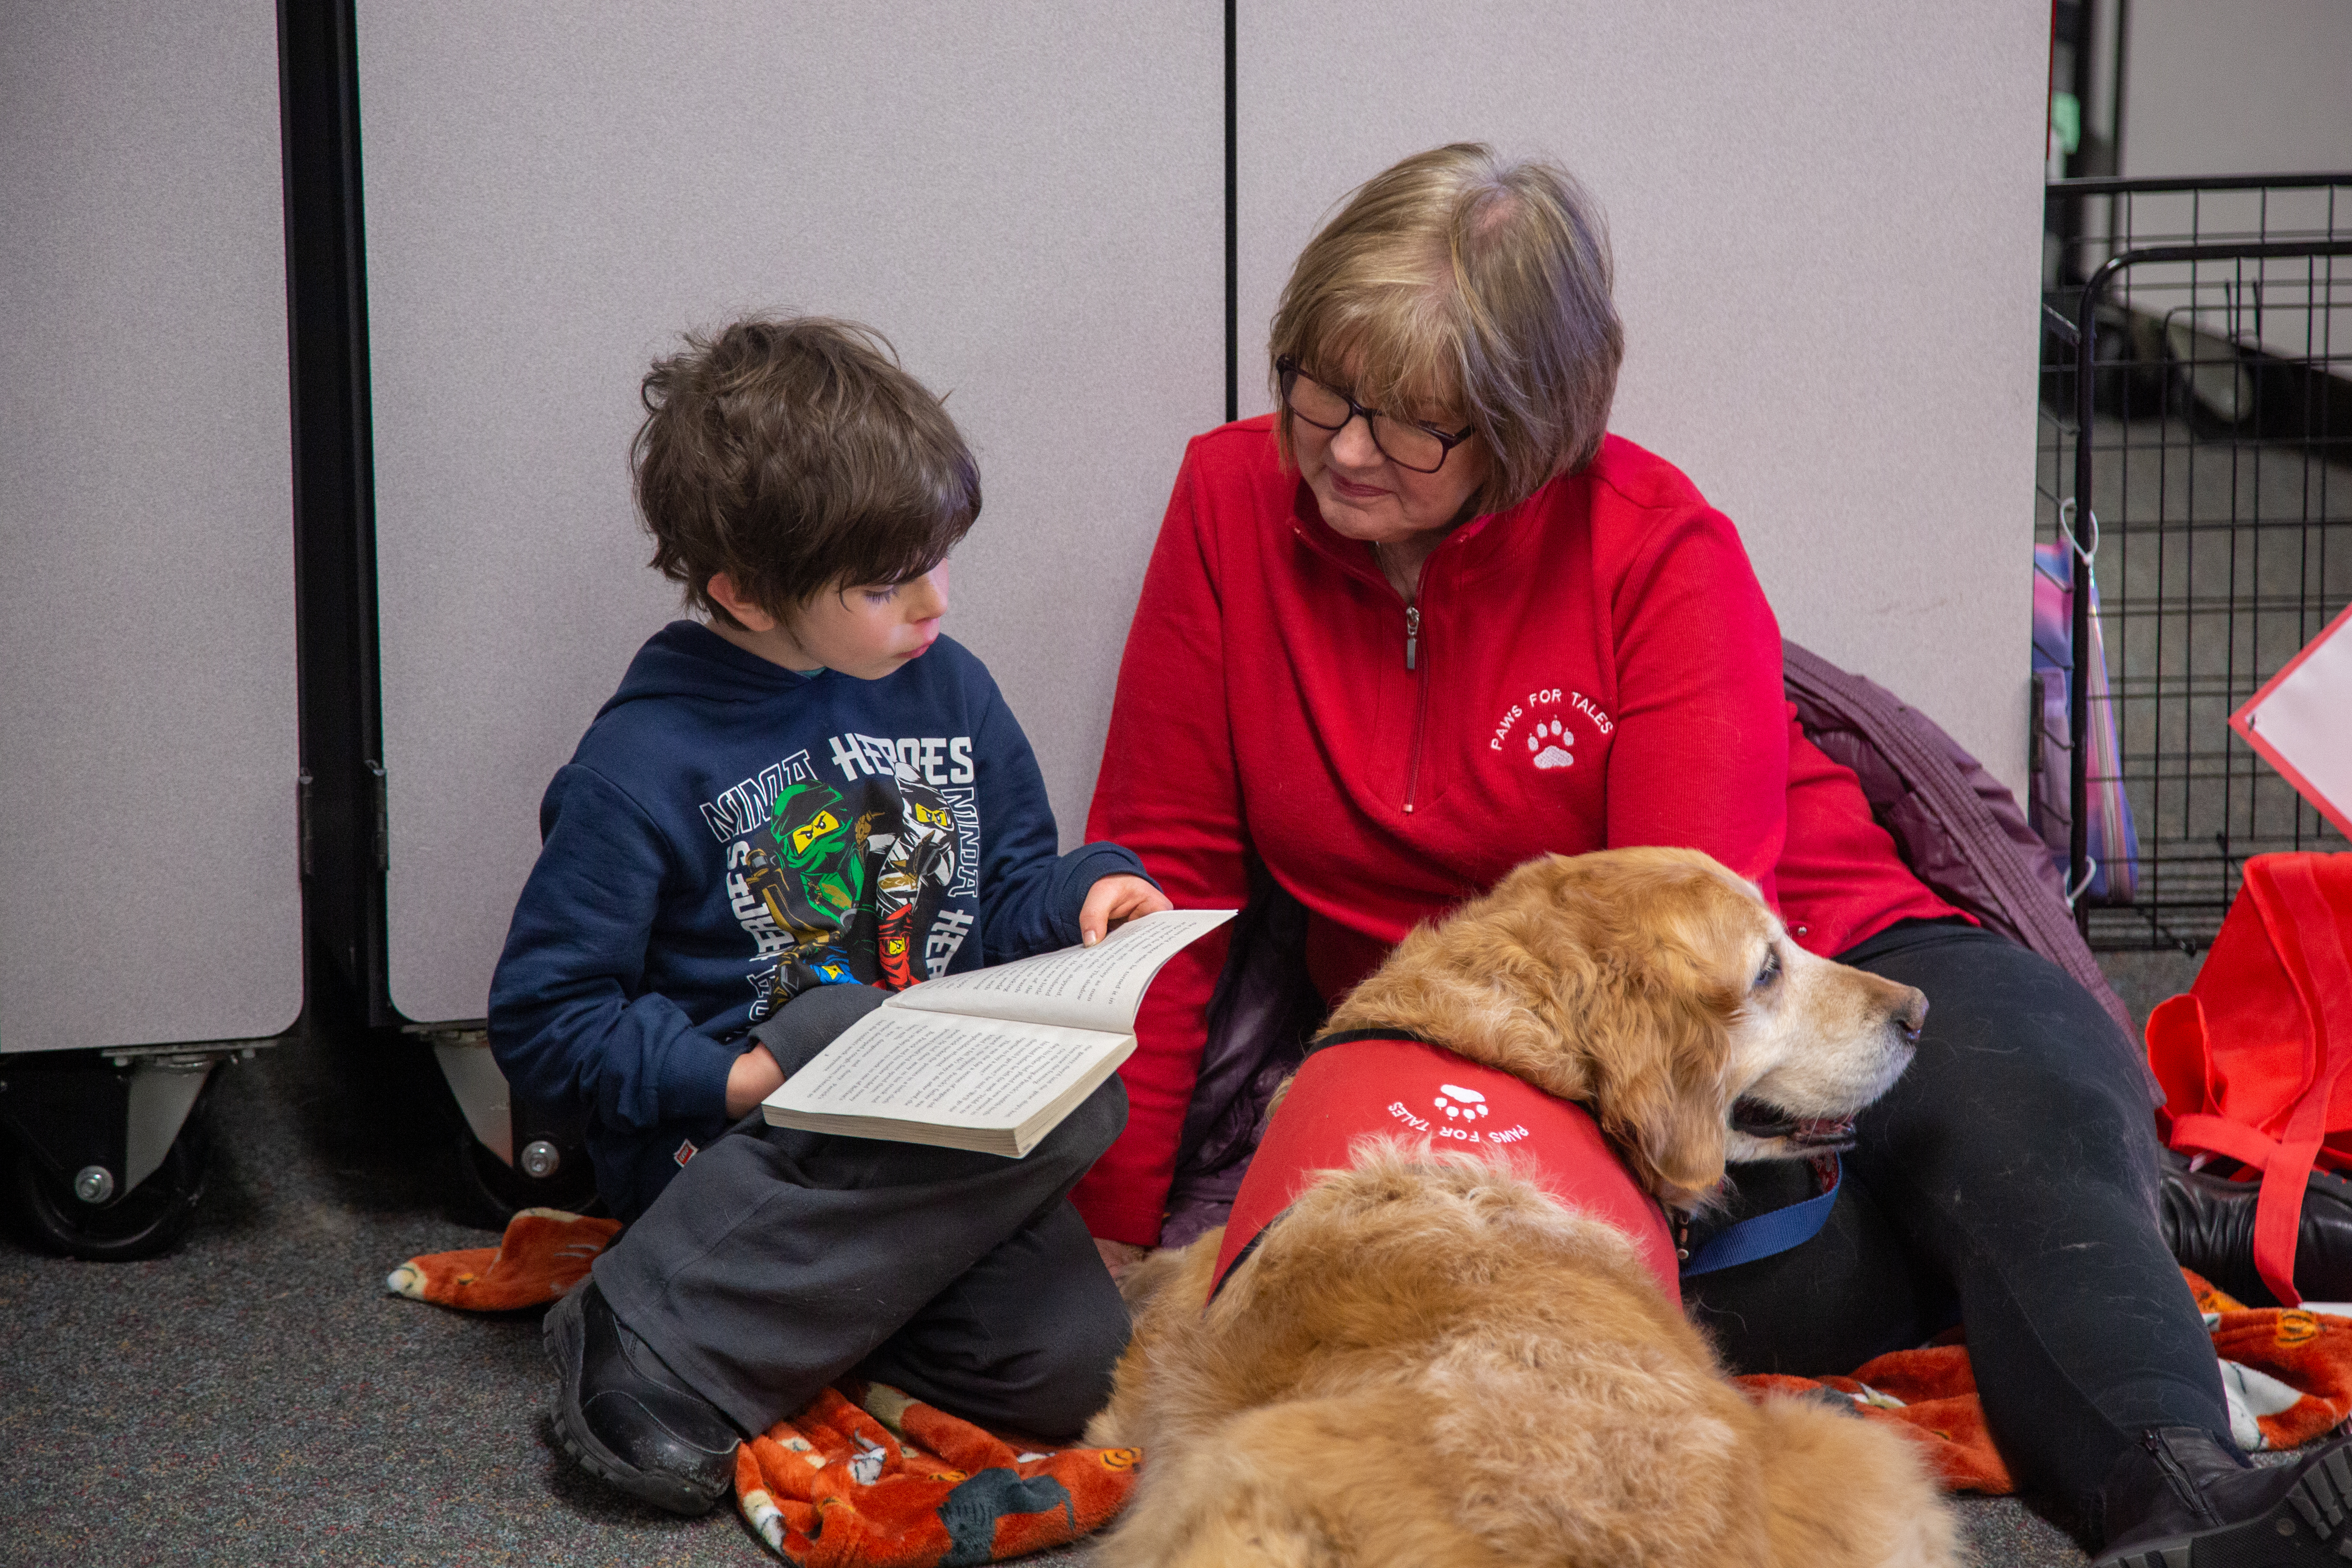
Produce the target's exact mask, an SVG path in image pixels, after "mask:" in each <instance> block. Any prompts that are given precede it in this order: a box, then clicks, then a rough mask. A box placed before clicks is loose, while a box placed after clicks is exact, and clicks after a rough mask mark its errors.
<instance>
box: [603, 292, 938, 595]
mask: <svg viewBox="0 0 2352 1568" xmlns="http://www.w3.org/2000/svg"><path fill="white" fill-rule="evenodd" d="M640 395H641V397H642V398H643V400H644V402H645V406H646V419H645V423H644V424H643V425H642V426H638V429H637V434H636V438H635V441H634V442H632V443H631V445H630V449H629V459H630V468H631V471H632V472H633V473H634V474H635V479H636V492H637V508H638V510H639V511H640V512H641V513H642V514H643V517H644V521H645V526H646V531H647V532H648V533H650V534H652V535H653V540H654V554H653V560H652V562H651V563H650V564H652V565H653V566H654V567H655V568H656V570H658V571H659V572H660V573H661V574H662V575H664V576H666V577H667V578H669V579H670V580H671V581H673V582H676V583H678V584H682V585H683V586H684V587H685V589H686V597H687V599H688V602H689V603H691V604H693V605H698V606H699V607H700V608H701V609H703V610H704V611H705V612H706V613H708V614H709V615H710V616H714V617H716V618H718V619H720V620H723V621H725V622H727V623H728V624H729V625H730V626H733V625H737V624H739V623H737V622H736V620H735V617H733V616H730V615H729V614H728V613H727V612H726V610H725V609H723V608H722V607H720V606H719V605H717V604H715V603H714V602H712V600H711V598H710V594H709V585H710V579H711V578H712V576H713V575H715V574H718V573H720V572H724V573H726V574H727V575H728V577H729V578H730V580H731V581H732V582H733V583H734V584H735V586H736V587H737V588H738V589H739V590H740V592H741V593H742V594H743V595H745V596H746V597H748V598H750V599H751V601H752V602H754V603H755V604H757V605H760V606H761V608H762V609H765V610H767V611H768V612H769V613H770V614H771V615H773V616H777V617H778V618H779V619H780V620H782V619H789V618H790V616H792V614H793V612H794V611H796V610H797V609H798V608H799V607H800V606H801V605H804V604H805V603H807V602H808V600H809V599H810V598H812V597H813V596H814V595H817V594H818V593H821V592H823V591H824V589H826V588H831V587H851V586H856V585H860V584H869V583H897V582H901V581H904V580H905V579H907V578H909V577H919V576H921V575H922V574H924V573H926V572H928V571H929V570H930V569H931V568H932V567H934V566H936V565H938V564H939V563H940V562H941V561H943V560H945V559H946V558H947V554H948V552H949V551H950V550H952V549H954V548H955V546H956V543H957V542H958V541H960V540H961V539H962V538H963V536H964V534H965V532H966V531H968V530H969V529H970V528H971V525H972V521H973V520H974V519H975V518H977V517H978V516H979V515H980V470H979V468H978V467H977V466H976V465H974V463H973V462H972V460H971V450H970V449H969V448H968V447H965V445H964V442H963V437H962V436H961V434H959V433H958V431H957V430H956V427H955V422H954V421H953V420H952V419H950V418H949V417H948V414H947V410H946V409H945V408H944V407H942V406H941V405H940V400H939V399H938V398H936V397H934V396H932V395H931V394H930V393H929V391H928V390H926V389H925V388H924V386H923V384H921V383H920V382H918V381H917V380H916V379H915V378H914V377H913V376H911V375H908V374H907V373H906V371H905V370H904V369H902V368H900V366H899V364H898V354H897V353H896V351H894V350H893V349H892V348H891V346H890V343H889V342H888V340H887V339H886V338H884V337H883V336H882V335H881V334H880V333H879V332H877V331H874V330H873V329H871V328H869V327H862V326H859V325H857V324H856V322H853V321H834V320H830V319H828V318H825V317H821V316H799V317H789V318H780V317H766V316H754V317H750V318H746V319H745V320H742V321H736V322H734V323H732V324H731V325H729V326H726V327H723V328H720V329H719V331H715V332H711V333H709V334H708V335H705V334H703V333H699V332H689V333H688V334H687V339H686V347H685V349H684V350H683V351H682V352H681V353H676V354H672V355H670V356H668V357H667V358H665V359H660V360H656V362H655V363H654V367H653V369H652V370H651V371H649V372H648V373H647V374H646V379H645V384H644V386H643V388H642V389H641V392H640Z"/></svg>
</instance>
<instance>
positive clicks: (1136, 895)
mask: <svg viewBox="0 0 2352 1568" xmlns="http://www.w3.org/2000/svg"><path fill="white" fill-rule="evenodd" d="M1175 907H1176V906H1175V905H1174V904H1171V903H1170V902H1169V901H1168V895H1167V894H1165V893H1163V892H1161V891H1160V889H1157V888H1155V887H1153V886H1152V885H1151V884H1150V883H1149V882H1147V881H1145V880H1144V879H1142V878H1140V877H1130V876H1128V875H1126V874H1124V873H1121V874H1120V875H1118V876H1116V877H1098V878H1097V879H1095V885H1094V886H1093V887H1091V888H1088V889H1087V901H1086V902H1085V903H1084V904H1082V905H1080V906H1079V908H1078V941H1079V942H1082V943H1084V944H1085V945H1087V947H1092V946H1094V944H1095V943H1097V942H1100V941H1102V939H1103V938H1104V937H1105V936H1106V935H1107V934H1108V933H1109V931H1110V929H1111V928H1112V927H1113V926H1118V925H1123V924H1125V923H1126V922H1127V921H1131V920H1135V919H1137V918H1138V917H1139V916H1142V915H1156V914H1158V913H1159V912H1160V910H1172V909H1174V908H1175Z"/></svg>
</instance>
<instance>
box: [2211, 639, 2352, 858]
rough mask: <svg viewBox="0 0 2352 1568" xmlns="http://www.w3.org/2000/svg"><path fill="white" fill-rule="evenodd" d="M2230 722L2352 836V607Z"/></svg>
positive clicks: (2312, 801) (2338, 829)
mask: <svg viewBox="0 0 2352 1568" xmlns="http://www.w3.org/2000/svg"><path fill="white" fill-rule="evenodd" d="M2230 728H2231V729H2232V730H2235V731H2237V732H2238V733H2239V734H2241V735H2242V736H2244V737H2245V740H2246V743H2247V744H2248V745H2250V746H2252V747H2253V749H2254V750H2255V751H2257V752H2260V753H2262V756H2263V761H2265V762H2267V763H2270V765H2271V766H2273V767H2274V768H2276V769H2277V770H2278V771H2279V772H2280V773H2283V774H2284V775H2285V776H2286V781H2287V783H2289V784H2293V785H2294V787H2295V789H2296V790H2297V791H2298V792H2300V793H2301V795H2303V798H2304V799H2305V800H2307V801H2309V802H2311V804H2312V805H2315V806H2317V807H2318V808H2319V815H2320V816H2324V817H2326V818H2327V820H2328V821H2329V822H2331V823H2333V824H2335V826H2336V831H2337V832H2339V833H2341V834H2343V835H2345V836H2346V837H2352V609H2347V610H2346V611H2345V612H2344V613H2343V614H2342V615H2340V616H2336V618H2335V619H2334V620H2333V621H2331V622H2329V623H2328V625H2327V629H2326V631H2323V632H2321V633H2320V634H2319V635H2318V636H2317V637H2314V638H2312V639H2311V641H2310V642H2308V643H2306V644H2305V646H2304V649H2303V651H2302V652H2301V653H2298V654H2296V655H2295V656H2294V658H2292V659H2290V660H2289V661H2288V662H2287V667H2286V668H2284V669H2282V670H2280V671H2279V672H2278V673H2277V674H2276V675H2274V676H2273V677H2271V679H2270V680H2269V681H2268V682H2267V683H2266V684H2265V685H2264V686H2263V689H2261V690H2260V691H2257V692H2255V693H2254V695H2253V696H2252V699H2250V700H2248V701H2247V703H2246V705H2245V706H2244V707H2243V708H2241V709H2239V710H2237V711H2236V712H2235V713H2232V714H2231V715H2230Z"/></svg>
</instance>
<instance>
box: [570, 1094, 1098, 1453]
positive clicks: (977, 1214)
mask: <svg viewBox="0 0 2352 1568" xmlns="http://www.w3.org/2000/svg"><path fill="white" fill-rule="evenodd" d="M1126 1122H1127V1090H1126V1089H1125V1087H1124V1086H1123V1085H1121V1084H1120V1082H1119V1080H1118V1079H1117V1078H1116V1077H1114V1078H1112V1079H1110V1080H1109V1081H1108V1082H1107V1083H1105V1084H1104V1085H1103V1086H1102V1087H1101V1088H1100V1089H1097V1090H1095V1092H1094V1094H1093V1095H1092V1096H1091V1097H1090V1098H1089V1099H1088V1100H1087V1101H1086V1102H1085V1103H1084V1104H1082V1105H1081V1106H1079V1107H1078V1109H1077V1110H1074V1111H1072V1112H1071V1113H1070V1114H1069V1116H1068V1117H1066V1119H1065V1120H1064V1121H1062V1123H1061V1125H1060V1126H1058V1127H1056V1128H1055V1129H1054V1131H1052V1132H1050V1133H1048V1134H1047V1135H1046V1136H1045V1140H1044V1141H1043V1142H1040V1143H1039V1144H1038V1145H1037V1146H1036V1147H1035V1148H1034V1149H1032V1150H1031V1151H1030V1152H1029V1153H1028V1155H1027V1156H1026V1157H1025V1158H1023V1159H1019V1160H1007V1159H1004V1158H1003V1157H1001V1156H998V1155H994V1154H975V1153H970V1152H965V1151H963V1150H960V1149H936V1148H932V1147H929V1145H926V1144H920V1143H888V1142H880V1141H877V1140H875V1139H867V1138H842V1137H835V1136H831V1135H828V1134H824V1133H816V1132H801V1131H793V1130H791V1129H788V1128H782V1127H768V1126H765V1125H763V1124H762V1123H761V1121H760V1119H759V1114H758V1113H757V1112H756V1111H755V1112H753V1114H752V1115H751V1117H750V1118H748V1119H746V1120H745V1121H743V1122H741V1123H740V1124H738V1126H737V1127H736V1129H735V1130H734V1131H731V1132H730V1133H729V1134H728V1135H727V1136H726V1137H724V1138H721V1139H719V1141H718V1142H715V1143H713V1144H711V1146H710V1147H709V1148H708V1149H705V1150H703V1151H702V1152H700V1153H699V1154H698V1155H696V1156H695V1157H694V1159H693V1160H692V1161H691V1162H690V1163H688V1165H687V1167H686V1169H685V1170H683V1171H681V1172H679V1173H678V1175H677V1180H675V1181H673V1182H672V1183H670V1184H669V1186H668V1188H667V1190H665V1191H664V1192H663V1194H661V1196H660V1197H658V1198H656V1200H655V1201H654V1203H653V1205H652V1206H651V1207H650V1208H648V1209H647V1210H646V1213H645V1214H644V1215H643V1216H642V1217H640V1218H639V1219H638V1220H637V1221H636V1223H635V1224H634V1225H632V1226H629V1228H628V1229H627V1230H626V1231H625V1232H623V1233H622V1236H621V1238H620V1240H619V1241H618V1242H617V1243H615V1244H614V1246H613V1247H612V1248H611V1249H610V1250H608V1251H606V1252H605V1253H604V1255H603V1256H602V1257H600V1258H597V1259H596V1264H595V1276H596V1283H597V1285H598V1286H599V1287H600V1288H601V1289H603V1291H604V1298H605V1300H607V1301H609V1302H610V1303H611V1304H612V1308H613V1311H614V1315H615V1316H617V1317H618V1318H619V1319H620V1320H621V1321H622V1322H624V1323H625V1324H627V1325H628V1327H629V1328H630V1329H632V1330H633V1331H635V1332H636V1333H637V1335H638V1336H639V1337H641V1338H642V1339H644V1340H645V1342H646V1343H647V1344H648V1345H650V1346H652V1347H653V1350H654V1352H656V1354H658V1355H659V1356H660V1357H661V1358H662V1360H663V1361H665V1362H667V1363H668V1364H669V1366H670V1368H671V1370H673V1371H674V1372H676V1373H677V1374H678V1375H679V1376H680V1377H683V1378H684V1379H686V1381H687V1382H688V1383H690V1384H693V1385H694V1387H695V1388H696V1389H697V1390H698V1391H699V1392H700V1393H701V1394H702V1395H703V1396H704V1397H705V1398H707V1399H709V1401H710V1402H711V1403H712V1404H713V1405H717V1406H719V1409H721V1410H723V1411H725V1412H726V1413H727V1415H728V1417H729V1418H730V1419H731V1420H732V1421H734V1422H735V1423H736V1424H737V1425H738V1426H741V1427H742V1428H743V1430H744V1431H746V1432H750V1433H759V1432H762V1431H765V1430H766V1429H767V1428H768V1427H769V1426H772V1425H774V1424H775V1423H776V1422H778V1421H780V1420H782V1419H783V1418H784V1417H786V1416H788V1415H792V1414H793V1412H794V1411H796V1410H798V1409H799V1408H800V1407H801V1406H802V1405H804V1404H806V1403H807V1402H808V1401H809V1399H811V1398H812V1397H813V1396H814V1394H816V1393H817V1391H818V1390H819V1389H821V1388H823V1387H824V1385H825V1384H829V1383H831V1382H832V1381H834V1379H835V1378H837V1377H840V1376H842V1375H844V1374H845V1373H856V1374H857V1375H860V1376H865V1377H871V1378H875V1379H877V1380H879V1381H881V1382H883V1383H887V1384H891V1385H892V1386H893V1387H897V1388H900V1389H904V1390H905V1391H906V1392H907V1393H908V1394H913V1395H915V1396H916V1397H917V1398H919V1399H921V1400H924V1401H926V1402H928V1403H930V1404H934V1405H939V1406H940V1408H942V1409H945V1410H948V1411H951V1412H953V1413H954V1414H956V1415H962V1416H965V1417H968V1418H970V1419H971V1420H975V1421H979V1422H982V1423H983V1424H987V1425H992V1426H1007V1427H1012V1428H1014V1429H1016V1430H1018V1431H1022V1432H1027V1433H1034V1434H1035V1435H1037V1436H1044V1437H1055V1438H1058V1437H1066V1436H1074V1435H1076V1432H1077V1431H1078V1429H1079V1428H1080V1427H1081V1426H1085V1424H1086V1422H1087V1417H1088V1416H1090V1415H1093V1414H1094V1413H1095V1412H1096V1411H1097V1410H1098V1409H1100V1408H1101V1407H1102V1405H1103V1403H1104V1401H1105V1400H1107V1399H1108V1397H1109V1394H1110V1374H1111V1367H1112V1365H1113V1363H1116V1362H1117V1361H1118V1354H1119V1352H1120V1351H1121V1350H1122V1349H1124V1348H1125V1346H1126V1344H1127V1335H1128V1320H1127V1309H1126V1307H1125V1305H1124V1304H1123V1303H1122V1302H1121V1301H1120V1300H1119V1296H1118V1288H1117V1287H1116V1286H1114V1285H1113V1284H1112V1283H1111V1279H1110V1276H1109V1274H1108V1272H1107V1271H1106V1270H1105V1269H1104V1268H1103V1264H1102V1260H1101V1258H1100V1256H1099V1255H1098V1254H1097V1252H1096V1250H1095V1245H1094V1241H1093V1238H1092V1237H1089V1236H1088V1235H1087V1227H1086V1223H1085V1221H1083V1220H1081V1219H1080V1218H1079V1217H1078V1212H1077V1210H1076V1208H1074V1207H1072V1206H1071V1205H1070V1202H1069V1197H1068V1194H1069V1191H1070V1189H1071V1188H1072V1187H1073V1186H1075V1185H1076V1184H1077V1180H1078V1178H1079V1177H1080V1176H1082V1175H1084V1174H1085V1173H1086V1171H1087V1167H1088V1166H1089V1165H1091V1164H1093V1163H1095V1161H1096V1159H1097V1157H1099V1156H1100V1155H1101V1153H1102V1152H1103V1151H1104V1150H1106V1149H1108V1148H1109V1147H1110V1144H1111V1140H1112V1139H1114V1138H1116V1137H1117V1136H1118V1131H1119V1129H1120V1128H1121V1127H1123V1126H1125V1125H1126Z"/></svg>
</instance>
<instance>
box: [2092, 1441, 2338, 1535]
mask: <svg viewBox="0 0 2352 1568" xmlns="http://www.w3.org/2000/svg"><path fill="white" fill-rule="evenodd" d="M2104 1495H2105V1512H2106V1516H2107V1517H2108V1518H2110V1519H2116V1518H2118V1517H2120V1518H2124V1519H2129V1520H2132V1521H2134V1522H2133V1523H2132V1524H2131V1525H2130V1526H2129V1527H2128V1528H2127V1529H2126V1531H2124V1532H2123V1534H2122V1535H2121V1537H2120V1538H2118V1539H2116V1540H2115V1541H2113V1542H2111V1543H2110V1544H2109V1546H2108V1547H2107V1550H2106V1551H2105V1552H2104V1553H2103V1554H2101V1556H2100V1557H2099V1558H2098V1559H2097V1561H2096V1563H2095V1564H2094V1568H2293V1565H2294V1564H2298V1563H2331V1564H2336V1568H2342V1564H2343V1563H2344V1562H2345V1561H2346V1559H2347V1558H2352V1531H2347V1525H2352V1440H2342V1439H2339V1440H2337V1441H2335V1442H2331V1443H2329V1444H2328V1445H2327V1446H2326V1447H2323V1448H2320V1449H2318V1450H2317V1451H2316V1452H2314V1453H2310V1454H2306V1455H2305V1456H2304V1457H2303V1458H2300V1459H2297V1460H2296V1461H2295V1462H2294V1463H2293V1464H2287V1465H2277V1466H2272V1467H2266V1468H2259V1469H2258V1468H2253V1467H2251V1466H2249V1465H2247V1464H2246V1463H2245V1462H2244V1461H2243V1460H2242V1459H2241V1458H2239V1457H2238V1456H2237V1455H2236V1454H2234V1453H2232V1452H2231V1451H2230V1450H2229V1449H2227V1448H2225V1447H2222V1446H2221V1444H2220V1443H2218V1442H2216V1441H2215V1440H2214V1438H2213V1436H2212V1435H2211V1434H2210V1433H2208V1432H2205V1431H2202V1430H2200V1429H2199V1428H2197V1427H2193V1426H2165V1427H2159V1428H2158V1429H2156V1430H2154V1431H2151V1432H2149V1433H2147V1434H2146V1435H2145V1436H2143V1437H2142V1438H2141V1439H2140V1447H2138V1448H2137V1449H2134V1450H2132V1451H2131V1452H2129V1453H2126V1455H2125V1456H2124V1457H2123V1458H2121V1459H2119V1460H2117V1461H2116V1475H2115V1477H2114V1478H2112V1479H2110V1480H2109V1481H2108V1483H2107V1486H2106V1489H2105V1494H2104Z"/></svg>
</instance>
